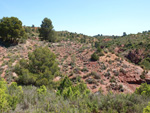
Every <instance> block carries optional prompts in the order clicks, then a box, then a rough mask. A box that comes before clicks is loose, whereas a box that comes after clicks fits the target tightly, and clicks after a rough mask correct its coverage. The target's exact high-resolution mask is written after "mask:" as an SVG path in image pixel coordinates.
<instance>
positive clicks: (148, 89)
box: [135, 83, 150, 96]
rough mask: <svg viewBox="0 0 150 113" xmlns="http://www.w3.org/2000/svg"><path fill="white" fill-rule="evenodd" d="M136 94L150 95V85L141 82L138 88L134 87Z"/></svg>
mask: <svg viewBox="0 0 150 113" xmlns="http://www.w3.org/2000/svg"><path fill="white" fill-rule="evenodd" d="M135 93H136V94H139V95H146V96H150V85H148V84H147V83H143V84H141V86H140V87H139V88H136V91H135Z"/></svg>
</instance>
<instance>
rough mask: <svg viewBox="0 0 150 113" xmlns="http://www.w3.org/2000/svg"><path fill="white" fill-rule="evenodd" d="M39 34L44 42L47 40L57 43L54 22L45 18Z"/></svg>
mask: <svg viewBox="0 0 150 113" xmlns="http://www.w3.org/2000/svg"><path fill="white" fill-rule="evenodd" d="M39 32H40V37H41V39H42V40H47V41H49V42H55V41H56V35H55V31H54V29H53V25H52V21H51V20H50V19H48V18H44V20H43V21H42V24H41V28H40V29H39Z"/></svg>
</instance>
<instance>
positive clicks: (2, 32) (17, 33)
mask: <svg viewBox="0 0 150 113" xmlns="http://www.w3.org/2000/svg"><path fill="white" fill-rule="evenodd" d="M0 36H1V38H2V39H3V41H9V42H19V41H20V40H22V39H25V30H24V29H23V27H22V22H21V21H20V20H19V19H18V18H16V17H10V18H9V17H3V18H2V19H1V20H0Z"/></svg>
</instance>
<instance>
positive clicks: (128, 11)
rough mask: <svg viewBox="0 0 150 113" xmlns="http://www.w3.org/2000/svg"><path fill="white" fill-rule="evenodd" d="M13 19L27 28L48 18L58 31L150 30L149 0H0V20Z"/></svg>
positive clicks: (110, 33) (93, 33) (100, 32)
mask: <svg viewBox="0 0 150 113" xmlns="http://www.w3.org/2000/svg"><path fill="white" fill-rule="evenodd" d="M11 16H14V17H18V18H19V19H20V20H21V21H22V22H23V25H26V26H31V25H32V24H34V25H35V26H40V25H41V21H42V20H43V19H44V18H45V17H48V18H50V19H51V20H52V22H53V26H54V29H55V30H56V31H62V30H67V31H70V32H77V33H83V34H86V35H91V36H93V35H97V34H103V35H122V34H123V32H126V33H127V34H130V33H137V32H142V31H145V30H150V0H0V18H3V17H11Z"/></svg>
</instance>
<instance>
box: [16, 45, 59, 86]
mask: <svg viewBox="0 0 150 113" xmlns="http://www.w3.org/2000/svg"><path fill="white" fill-rule="evenodd" d="M28 57H29V60H25V59H22V60H20V62H19V63H18V64H17V65H16V66H15V72H16V73H17V74H18V75H19V77H18V83H20V84H25V85H30V84H32V85H37V86H41V85H50V84H51V82H52V80H53V78H54V77H55V76H58V75H59V68H58V64H57V63H56V61H55V59H56V56H55V55H54V53H52V52H51V51H50V50H49V49H48V48H47V47H44V48H42V47H40V48H37V49H35V50H34V51H33V52H32V53H29V54H28Z"/></svg>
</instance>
